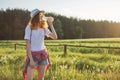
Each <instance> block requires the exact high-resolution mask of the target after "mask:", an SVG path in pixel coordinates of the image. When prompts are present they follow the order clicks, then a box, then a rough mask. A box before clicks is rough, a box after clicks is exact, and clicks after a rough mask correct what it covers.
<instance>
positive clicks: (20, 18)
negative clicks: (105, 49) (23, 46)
mask: <svg viewBox="0 0 120 80" xmlns="http://www.w3.org/2000/svg"><path fill="white" fill-rule="evenodd" d="M46 16H52V17H54V19H55V21H54V27H55V29H56V32H57V34H58V38H59V39H82V38H111V37H120V22H113V21H107V20H104V21H103V20H101V21H95V20H91V19H89V20H84V19H80V18H75V17H66V16H64V15H60V14H56V13H46ZM29 19H30V11H29V10H24V9H6V10H3V9H1V10H0V40H23V39H24V33H25V27H26V25H27V24H28V21H29Z"/></svg>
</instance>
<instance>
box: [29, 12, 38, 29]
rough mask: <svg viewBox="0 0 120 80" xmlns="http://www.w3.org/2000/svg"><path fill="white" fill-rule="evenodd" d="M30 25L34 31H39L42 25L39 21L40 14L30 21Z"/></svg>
mask: <svg viewBox="0 0 120 80" xmlns="http://www.w3.org/2000/svg"><path fill="white" fill-rule="evenodd" d="M29 25H30V27H31V28H32V29H38V27H39V25H40V21H39V13H37V14H36V15H35V16H34V17H33V18H31V20H30V21H29Z"/></svg>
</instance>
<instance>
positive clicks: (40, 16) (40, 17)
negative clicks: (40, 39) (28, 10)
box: [39, 13, 44, 21]
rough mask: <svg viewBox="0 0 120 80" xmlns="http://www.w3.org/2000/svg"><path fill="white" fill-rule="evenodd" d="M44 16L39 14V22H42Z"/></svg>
mask: <svg viewBox="0 0 120 80" xmlns="http://www.w3.org/2000/svg"><path fill="white" fill-rule="evenodd" d="M43 16H44V14H43V13H39V19H40V21H42V17H43Z"/></svg>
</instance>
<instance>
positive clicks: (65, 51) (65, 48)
mask: <svg viewBox="0 0 120 80" xmlns="http://www.w3.org/2000/svg"><path fill="white" fill-rule="evenodd" d="M64 55H67V45H66V44H65V45H64Z"/></svg>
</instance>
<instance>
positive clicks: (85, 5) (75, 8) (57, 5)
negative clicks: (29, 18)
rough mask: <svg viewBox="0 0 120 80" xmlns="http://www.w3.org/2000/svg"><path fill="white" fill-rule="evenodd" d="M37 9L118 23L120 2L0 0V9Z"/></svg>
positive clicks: (104, 0)
mask: <svg viewBox="0 0 120 80" xmlns="http://www.w3.org/2000/svg"><path fill="white" fill-rule="evenodd" d="M7 8H10V9H13V8H19V9H28V10H29V11H31V10H33V9H35V8H38V9H40V10H45V11H46V12H54V13H57V14H61V15H65V16H67V17H70V16H72V17H76V18H80V19H92V20H108V21H116V22H120V0H0V9H4V10H6V9H7Z"/></svg>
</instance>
